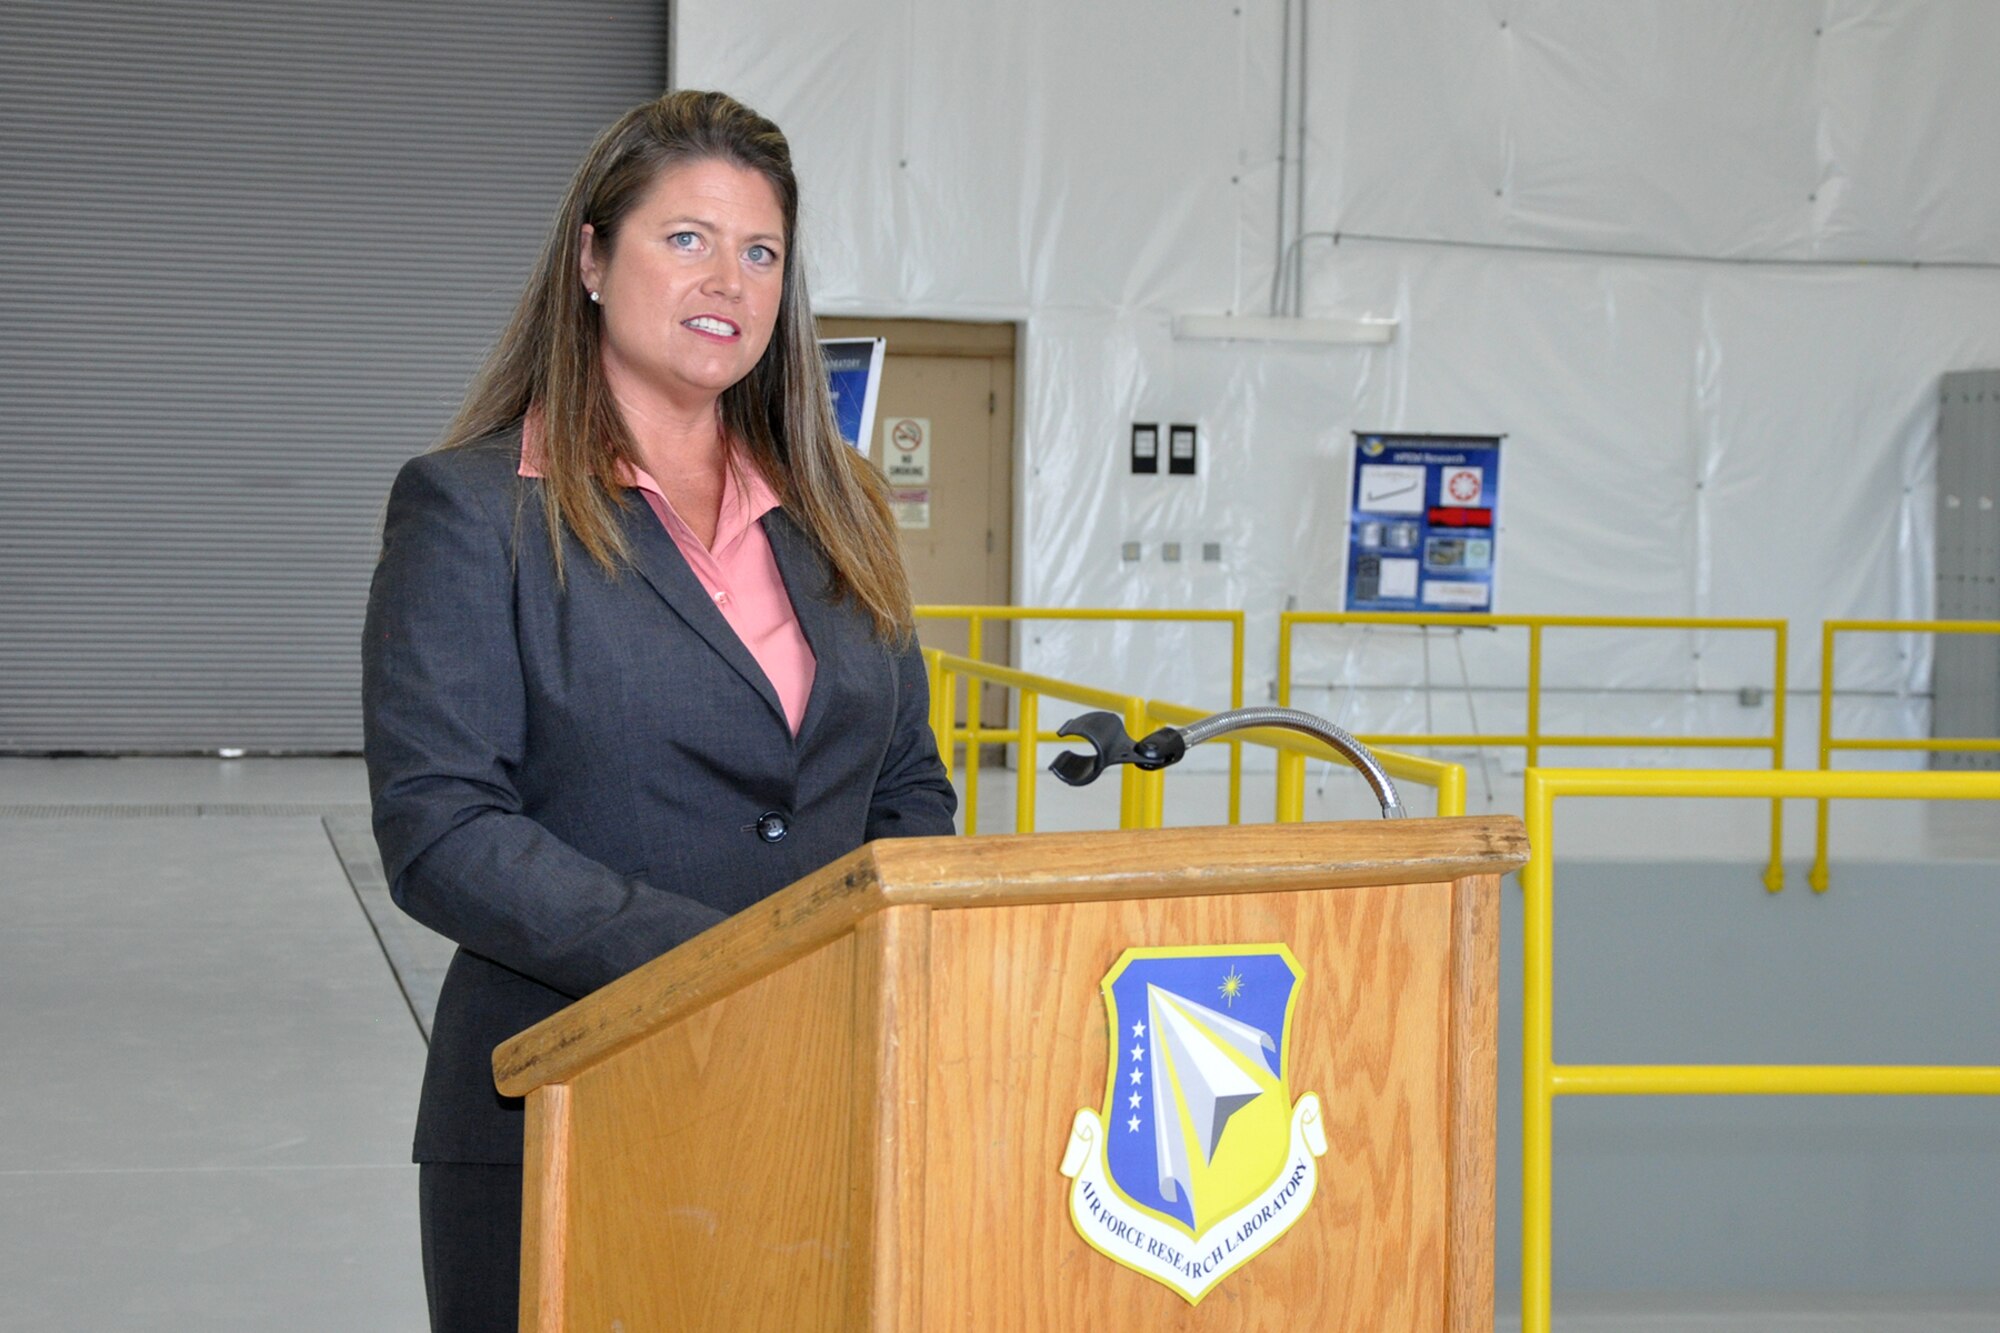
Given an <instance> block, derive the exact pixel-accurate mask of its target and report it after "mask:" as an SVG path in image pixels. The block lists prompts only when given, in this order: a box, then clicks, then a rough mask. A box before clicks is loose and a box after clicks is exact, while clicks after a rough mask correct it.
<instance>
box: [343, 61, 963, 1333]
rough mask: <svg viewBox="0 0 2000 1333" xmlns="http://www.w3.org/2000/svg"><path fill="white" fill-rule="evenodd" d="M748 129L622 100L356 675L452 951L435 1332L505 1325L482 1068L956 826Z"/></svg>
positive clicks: (388, 837)
mask: <svg viewBox="0 0 2000 1333" xmlns="http://www.w3.org/2000/svg"><path fill="white" fill-rule="evenodd" d="M797 221H798V184H797V180H796V178H795V177H794V174H793V170H792V165H791V158H790V150H789V148H788V146H787V144H786V142H785V138H784V136H783V135H782V134H781V133H780V132H779V130H778V128H777V126H775V125H774V124H772V123H771V122H770V121H768V120H766V119H764V118H763V117H761V116H759V115H757V114H756V113H755V112H753V111H751V110H750V109H749V108H747V107H744V106H743V105H741V104H740V103H738V102H736V101H734V100H733V99H731V98H729V97H726V96H723V95H721V94H718V93H704V92H675V93H670V94H668V95H667V96H665V97H662V98H660V99H659V100H658V101H655V102H649V103H646V104H644V105H642V106H639V107H636V108H634V109H633V110H631V111H630V112H628V113H627V114H626V115H624V116H623V117H621V118H620V119H619V120H618V121H617V123H615V124H614V125H612V126H611V127H610V128H609V129H608V130H606V131H605V132H604V133H603V135H601V136H600V137H599V138H598V140H597V142H596V143H595V144H594V145H593V146H592V148H591V149H590V152H589V154H588V155H587V156H586V157H585V158H584V160H583V162H582V164H581V165H580V166H579V167H578V169H577V172H576V175H575V178H574V179H573V180H572V182H571V184H570V187H569V190H568V193H567V194H566V195H565V197H564V198H563V201H562V204H561V206H560V209H559V211H558V213H557V216H556V220H555V223H554V226H553V228H552V230H551V233H550V236H549V239H548V242H547V244H546V245H545V247H544V249H543V251H542V255H541V258H540V260H539V261H538V263H537V265H536V267H535V271H534V273H533V274H532V276H531V277H530V278H529V280H528V283H527V286H526V289H525V290H524V291H523V293H522V295H521V299H520V303H519V305H518V306H517V308H516V310H515V313H514V316H513V319H512V321H511V322H510V324H509V325H508V327H507V329H506V331H505V333H504V334H503V335H502V337H501V339H500V341H499V343H498V344H497V345H496V347H495V348H494V350H493V352H492V354H491V355H490V356H489V358H488V360H487V362H486V364H485V366H484V368H483V369H482V370H481V372H480V374H479V376H478V377H477V379H476V380H475V381H474V383H473V386H472V388H471V390H470V391H469V393H468V395H467V397H466V400H465V403H464V405H463V406H462V407H461V408H460V410H459V412H458V415H457V417H456V419H455V420H454V421H453V422H452V424H451V426H450V428H449V429H448V430H447V431H446V433H445V436H444V439H443V441H442V442H441V444H440V446H439V448H437V449H436V450H434V451H433V452H430V453H427V454H424V455H422V456H420V457H418V458H415V459H413V460H411V461H410V462H409V463H408V464H407V465H406V466H405V467H404V468H403V470H402V472H401V474H400V475H399V476H398V477H397V479H396V483H395V487H394V489H393V491H392V492H391V495H390V499H389V506H388V515H387V520H386V524H385V530H384V536H383V547H382V556H381V561H380V563H379V565H378V567H377V570H376V573H375V578H374V584H373V588H372V590H371V593H370V597H369V604H368V618H367V627H366V631H365V643H364V650H363V666H364V672H363V676H364V684H363V695H364V707H365V710H366V752H367V760H368V776H369V784H370V789H371V793H372V796H373V801H374V824H375V835H376V840H377V842H378V844H379V846H380V848H381V852H382V866H383V870H384V872H385V873H386V875H387V877H388V881H389V884H390V887H391V891H392V893H393V894H394V896H395V899H396V901H397V902H398V903H399V904H400V905H401V906H402V907H403V909H404V910H405V911H407V912H409V913H410V915H412V916H413V917H415V918H416V919H417V920H419V921H421V922H423V923H424V924H425V925H427V926H429V927H431V928H432V929H434V930H437V931H439V932H441V933H443V934H444V935H446V936H448V937H450V938H451V939H453V940H455V941H456V942H457V943H458V945H459V948H458V952H457V953H456V955H455V956H454V957H453V959H452V963H451V967H450V970H449V972H448V973H447V975H446V977H445V980H444V985H443V990H442V993H441V994H440V995H439V998H438V1007H437V1014H436V1017H435V1020H434V1024H433V1028H432V1033H431V1046H430V1055H429V1061H428V1064H427V1066H426V1069H425V1074H424V1087H423V1096H422V1101H421V1104H420V1106H419V1108H418V1113H417V1129H416V1148H415V1157H416V1160H417V1161H418V1162H419V1163H420V1164H421V1166H420V1171H419V1178H420V1187H419V1188H420V1198H421V1217H422V1233H423V1234H422V1238H423V1255H424V1277H425V1284H426V1288H427V1290H428V1293H429V1299H430V1308H431V1320H432V1326H433V1327H434V1328H436V1329H440V1330H443V1329H460V1328H464V1329H475V1328H476V1329H482V1330H488V1329H494V1328H509V1327H513V1325H514V1322H515V1319H516V1314H515V1305H516V1303H517V1300H518V1295H517V1292H518V1285H519V1271H518V1266H519V1253H520V1231H519V1227H520V1206H521V1203H520V1201H521V1166H520V1162H521V1153H522V1130H523V1116H522V1109H521V1105H520V1103H519V1102H518V1101H516V1100H513V1099H508V1098H503V1097H501V1096H500V1095H499V1094H498V1093H497V1092H496V1091H495V1090H494V1086H493V1077H492V1070H491V1063H490V1062H491V1058H492V1052H493V1049H494V1047H495V1046H496V1045H498V1044H499V1043H500V1042H502V1041H504V1040H505V1039H506V1038H508V1037H510V1036H512V1035H514V1034H515V1033H516V1032H519V1031H520V1030H522V1029H523V1028H526V1027H529V1026H531V1025H532V1024H534V1023H536V1022H539V1021H540V1020H541V1019H543V1018H546V1017H547V1016H548V1015H550V1014H552V1013H554V1012H555V1011H556V1010H558V1009H560V1008H562V1007H563V1006H565V1005H567V1004H568V1003H569V1002H570V1001H572V1000H574V999H576V998H577V997H579V996H582V995H585V994H587V993H589V992H590V991H592V990H595V989H597V988H598V987H600V986H603V985H604V984H605V983H607V982H609V981H612V980H613V979H615V978H617V977H619V976H621V975H623V974H624V973H626V972H628V971H630V970H631V969H632V968H635V967H637V966H639V965H640V964H642V963H644V962H646V961H648V960H649V959H651V958H653V957H655V956H657V955H658V954H660V953H662V952H664V951H666V950H668V949H671V948H673V947H674V946H675V945H677V944H680V943H682V942H683V941H685V940H687V939H689V938H691V937H692V936H694V935H696V934H698V933H699V932H701V931H702V930H705V929H707V928H708V927H709V926H711V925H714V924H715V923H716V922H718V921H721V920H722V919H723V918H724V917H726V916H728V915H730V914H732V913H734V912H738V911H741V910H742V909H744V908H746V907H749V906H750V905H752V904H754V903H756V902H757V901H758V900H759V899H761V898H763V897H765V896H766V895H768V894H770V893H772V892H774V891H776V890H777V889H779V888H782V887H783V886H785V885H786V884H789V883H791V882H792V881H793V880H795V879H798V878H799V877H800V876H802V875H804V874H806V873H807V872H809V871H811V870H814V869H816V868H818V867H819V866H821V865H824V864H825V863H827V862H828V861H831V860H833V859H834V858H836V857H838V856H841V855H843V854H844V853H846V852H848V851H851V850H853V849H854V848H855V847H857V846H859V845H860V844H861V843H863V842H865V841H868V840H870V839H874V838H880V837H894V836H905V835H924V834H947V833H950V832H952V814H953V812H954V809H955V807H956V801H955V798H954V796H953V794H952V790H951V787H950V784H949V783H948V781H947V779H946V775H945V772H944V769H943V766H942V765H941V764H940V762H939V760H938V755H937V751H936V747H935V744H934V742H933V740H932V737H931V733H930V730H929V724H928V712H929V699H928V690H927V686H926V681H925V676H924V671H923V664H922V660H921V658H920V657H919V655H918V653H917V649H916V646H915V643H914V639H913V636H912V630H911V617H910V602H909V589H908V582H907V580H906V578H905V575H904V571H903V569H902V566H901V563H900V558H899V556H898V554H897V540H896V532H895V528H894V525H893V523H892V521H891V517H890V511H889V507H888V503H887V493H886V488H885V485H884V483H883V480H882V478H881V477H880V475H879V474H878V473H876V472H875V471H874V469H873V468H872V466H871V465H870V464H869V463H868V462H867V461H866V460H865V459H864V458H863V457H862V456H861V455H860V454H858V453H857V452H856V451H855V450H853V449H852V448H850V447H849V446H848V445H847V444H845V443H844V442H843V441H842V440H841V438H840V436H839V434H838V432H837V430H836V428H835V425H834V420H833V416H832V411H831V407H830V404H829V399H828V392H827V387H826V381H825V377H824V375H823V373H822V371H821V364H820V357H819V348H818V343H817V341H816V337H815V329H814V324H813V316H812V310H811V303H810V301H809V300H808V298H807V294H806V287H805V277H804V269H803V266H802V264H801V262H800V259H801V256H800V254H799V251H798V236H797Z"/></svg>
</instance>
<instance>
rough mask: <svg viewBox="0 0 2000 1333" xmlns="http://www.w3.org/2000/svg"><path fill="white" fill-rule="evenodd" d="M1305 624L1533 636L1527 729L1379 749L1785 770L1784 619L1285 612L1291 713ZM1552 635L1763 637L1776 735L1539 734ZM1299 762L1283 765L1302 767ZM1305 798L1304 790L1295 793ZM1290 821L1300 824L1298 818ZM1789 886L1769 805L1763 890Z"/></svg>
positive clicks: (1282, 668)
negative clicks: (1599, 753) (1670, 757)
mask: <svg viewBox="0 0 2000 1333" xmlns="http://www.w3.org/2000/svg"><path fill="white" fill-rule="evenodd" d="M1300 625H1400V626H1405V627H1410V628H1428V627H1432V626H1436V627H1442V628H1480V629H1492V628H1496V627H1510V628H1521V629H1526V630H1527V632H1528V679H1527V727H1526V729H1525V730H1523V731H1520V732H1507V733H1448V734H1447V733H1428V732H1367V733H1363V734H1361V735H1360V736H1359V739H1360V740H1362V741H1363V742H1365V743H1367V744H1368V745H1370V746H1378V745H1389V746H1397V745H1452V746H1472V747H1476V748H1489V747H1518V748H1520V749H1523V750H1525V751H1527V756H1528V758H1527V766H1528V767H1529V768H1535V767H1537V766H1539V765H1540V763H1541V755H1542V750H1543V749H1544V748H1545V747H1591V748H1598V749H1607V748H1609V749H1649V748H1655V747H1671V748H1676V749H1702V750H1710V749H1733V750H1768V751H1769V752H1770V755H1771V768H1772V769H1773V770H1781V769H1783V768H1784V766H1785V650H1786V639H1787V635H1788V632H1789V631H1788V625H1787V622H1786V621H1783V620H1743V619H1705V618H1701V617H1694V616H1499V615H1453V614H1447V613H1442V612H1441V613H1438V614H1435V615H1431V614H1422V613H1419V614H1408V613H1403V612H1394V613H1391V612H1379V611H1286V612H1283V613H1282V614H1280V615H1279V617H1278V703H1279V704H1280V705H1281V706H1283V707H1287V708H1289V707H1291V706H1292V705H1291V699H1292V645H1293V639H1294V630H1295V629H1296V627H1298V626H1300ZM1551 629H1578V630H1586V629H1594V630H1604V629H1661V630H1665V629H1675V630H1718V631H1732V632H1733V631H1749V632H1762V633H1767V634H1770V635H1771V636H1772V645H1773V652H1772V667H1771V733H1770V735H1768V736H1593V735H1571V734H1566V733H1549V732H1545V731H1543V730H1542V636H1543V634H1544V632H1545V631H1547V630H1551ZM1304 762H1305V761H1304V760H1303V759H1302V758H1298V757H1296V756H1293V757H1289V758H1286V759H1281V760H1280V764H1281V765H1282V764H1285V763H1290V764H1292V765H1295V766H1303V764H1304ZM1297 790H1300V791H1303V786H1300V787H1298V788H1297ZM1292 817H1293V818H1297V817H1298V815H1297V814H1296V813H1295V814H1294V815H1293V816H1292ZM1784 885H1785V870H1784V806H1783V803H1782V802H1779V801H1772V802H1771V854H1770V858H1769V860H1767V861H1766V863H1765V866H1764V887H1765V888H1767V889H1769V890H1770V891H1771V892H1772V893H1776V892H1778V891H1779V890H1780V889H1782V888H1783V887H1784Z"/></svg>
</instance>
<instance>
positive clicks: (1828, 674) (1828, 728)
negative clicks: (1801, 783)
mask: <svg viewBox="0 0 2000 1333" xmlns="http://www.w3.org/2000/svg"><path fill="white" fill-rule="evenodd" d="M1836 632H1837V627H1836V626H1835V623H1834V622H1833V621H1831V620H1829V621H1827V622H1826V623H1825V624H1823V625H1821V626H1820V627H1819V767H1820V771H1821V772H1822V773H1828V772H1832V771H1833V636H1834V634H1835V633H1836ZM1826 821H1827V805H1826V801H1825V800H1824V799H1823V798H1822V799H1821V800H1819V801H1817V802H1815V803H1814V808H1813V863H1812V869H1811V870H1809V871H1807V872H1806V882H1807V883H1808V884H1810V885H1812V888H1813V892H1814V893H1825V892H1826V884H1827V873H1826Z"/></svg>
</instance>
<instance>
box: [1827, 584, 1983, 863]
mask: <svg viewBox="0 0 2000 1333" xmlns="http://www.w3.org/2000/svg"><path fill="white" fill-rule="evenodd" d="M1838 634H2000V620H1829V621H1827V622H1826V623H1825V624H1824V625H1822V626H1820V631H1819V766H1820V770H1821V771H1822V772H1830V771H1832V769H1833V752H1834V751H1835V750H1904V751H1910V750H1918V751H1928V752H1933V753H1943V752H1946V751H1980V750H2000V737H1985V738H1979V739H1953V740H1938V739H1935V738H1933V739H1931V740H1923V741H1909V740H1882V739H1875V738H1869V739H1862V738H1860V737H1856V738H1854V739H1850V740H1841V739H1838V738H1837V737H1835V736H1834V734H1833V643H1834V636H1835V635H1838ZM1827 813H1828V812H1827V805H1826V802H1825V801H1821V802H1819V803H1818V809H1817V810H1816V811H1815V813H1814V819H1813V863H1812V869H1811V870H1810V871H1808V872H1807V874H1806V880H1807V882H1808V883H1810V884H1811V885H1812V886H1813V891H1814V892H1815V893H1825V892H1826V885H1827V878H1828V876H1827V858H1826V833H1827Z"/></svg>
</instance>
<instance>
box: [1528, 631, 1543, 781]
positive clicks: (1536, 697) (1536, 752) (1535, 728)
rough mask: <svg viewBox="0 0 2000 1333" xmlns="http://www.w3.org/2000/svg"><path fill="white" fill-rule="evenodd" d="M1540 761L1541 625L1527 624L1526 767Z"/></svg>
mask: <svg viewBox="0 0 2000 1333" xmlns="http://www.w3.org/2000/svg"><path fill="white" fill-rule="evenodd" d="M1541 762H1542V627H1541V624H1540V623H1539V622H1534V623H1531V624H1530V625H1529V626H1528V767H1529V768H1535V767H1537V766H1539V765H1540V764H1541Z"/></svg>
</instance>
